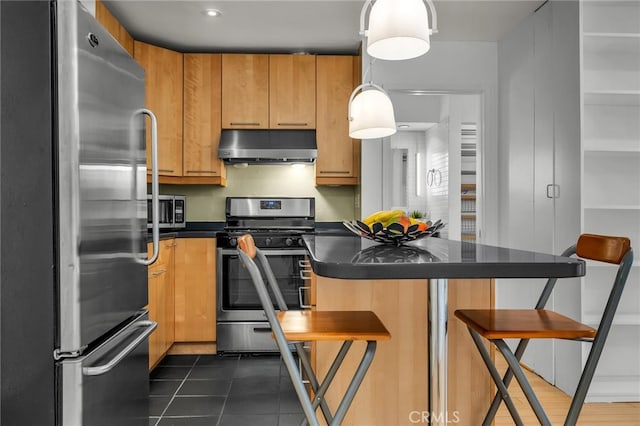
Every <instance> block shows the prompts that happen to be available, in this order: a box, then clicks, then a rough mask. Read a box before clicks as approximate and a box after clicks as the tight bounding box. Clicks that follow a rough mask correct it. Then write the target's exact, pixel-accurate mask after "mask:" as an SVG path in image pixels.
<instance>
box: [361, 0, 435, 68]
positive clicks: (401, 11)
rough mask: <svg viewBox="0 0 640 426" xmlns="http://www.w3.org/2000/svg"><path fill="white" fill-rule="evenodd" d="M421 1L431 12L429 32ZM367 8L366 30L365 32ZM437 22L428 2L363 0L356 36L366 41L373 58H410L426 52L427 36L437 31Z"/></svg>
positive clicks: (433, 8)
mask: <svg viewBox="0 0 640 426" xmlns="http://www.w3.org/2000/svg"><path fill="white" fill-rule="evenodd" d="M425 2H426V5H427V6H429V10H430V12H431V23H432V28H431V29H430V28H429V17H428V13H427V8H426V6H425ZM372 4H373V5H372ZM371 5H372V6H371ZM369 6H371V13H370V14H369V29H368V30H365V29H364V25H365V22H364V21H365V15H366V12H367V9H368V8H369ZM437 20H438V18H437V14H436V10H435V7H434V5H433V1H432V0H367V1H366V2H365V4H364V5H363V7H362V11H361V13H360V34H361V35H363V36H365V37H366V38H367V53H368V54H369V55H371V56H373V57H374V58H378V59H385V60H393V61H395V60H404V59H411V58H416V57H418V56H421V55H423V54H425V53H427V52H428V51H429V48H430V47H431V42H430V40H429V36H430V35H431V34H434V33H437V32H438V28H437Z"/></svg>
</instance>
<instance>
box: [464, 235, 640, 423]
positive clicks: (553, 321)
mask: <svg viewBox="0 0 640 426" xmlns="http://www.w3.org/2000/svg"><path fill="white" fill-rule="evenodd" d="M574 254H577V256H578V257H580V258H583V259H591V260H597V261H600V262H607V263H612V264H617V265H619V267H618V272H617V274H616V277H615V280H614V282H613V285H612V287H611V292H610V294H609V299H608V301H607V304H606V307H605V308H604V312H603V315H602V318H601V320H600V324H599V326H598V328H597V329H594V328H593V327H590V326H589V325H586V324H582V323H580V322H578V321H575V320H573V319H571V318H568V317H566V316H564V315H561V314H558V313H556V312H553V311H550V310H545V309H544V307H545V305H546V303H547V301H548V299H549V297H550V295H551V293H552V291H553V288H554V286H555V283H556V280H557V279H555V278H552V279H550V280H549V281H548V282H547V284H546V286H545V287H544V289H543V291H542V294H541V295H540V298H539V299H538V303H537V304H536V307H535V309H525V310H522V309H468V310H457V311H456V312H455V316H456V317H457V318H458V319H460V320H461V321H463V322H464V323H465V324H466V325H467V328H468V329H469V332H470V333H471V337H472V338H473V340H474V342H475V344H476V346H477V348H478V350H479V351H480V354H481V355H482V359H483V360H484V362H485V364H486V366H487V368H488V369H489V373H490V374H491V377H492V378H493V381H494V382H495V383H496V386H497V388H498V391H497V392H496V395H495V397H494V399H493V402H492V404H491V406H490V408H489V411H488V412H487V415H486V417H485V419H484V421H483V423H482V424H483V425H487V426H488V425H490V424H491V422H492V421H493V418H494V417H495V414H496V412H497V411H498V408H499V406H500V403H501V402H502V401H504V402H505V404H506V406H507V409H508V410H509V413H510V414H511V417H512V418H513V420H514V422H515V424H517V425H522V424H523V422H522V419H521V418H520V416H519V414H518V412H517V410H516V408H515V406H514V404H513V401H512V400H511V397H510V396H509V392H508V390H507V388H508V387H509V384H510V382H511V379H512V378H513V376H514V375H515V377H516V380H517V381H518V383H519V385H520V387H521V388H522V391H523V393H524V394H525V396H526V398H527V400H528V401H529V404H530V405H531V408H532V409H533V411H534V413H535V415H536V417H537V418H538V421H539V422H540V424H542V425H550V424H551V422H550V421H549V418H548V417H547V415H546V413H545V412H544V409H543V408H542V406H541V405H540V402H539V401H538V398H537V397H536V395H535V394H534V392H533V389H532V388H531V385H530V384H529V382H528V380H527V378H526V377H525V375H524V373H523V371H522V368H521V366H520V363H519V361H520V359H521V358H522V355H523V353H524V351H525V349H526V347H527V344H528V343H529V340H530V339H569V340H575V341H578V342H589V343H591V344H592V345H591V350H590V352H589V356H588V358H587V362H586V364H585V366H584V368H583V370H582V375H581V377H580V381H579V383H578V387H577V388H576V392H575V394H574V396H573V398H572V400H571V406H570V407H569V411H568V413H567V417H566V419H565V423H564V424H565V425H575V424H576V422H577V420H578V416H579V415H580V410H581V409H582V405H583V403H584V399H585V397H586V395H587V391H588V390H589V385H590V384H591V380H592V378H593V374H594V372H595V370H596V366H597V364H598V360H599V359H600V355H601V354H602V350H603V348H604V344H605V341H606V339H607V335H608V334H609V330H610V328H611V323H612V322H613V317H614V315H615V312H616V309H617V307H618V302H619V301H620V297H621V295H622V291H623V289H624V285H625V283H626V280H627V277H628V275H629V271H630V269H631V265H632V263H633V250H632V249H631V242H630V241H629V239H628V238H624V237H609V236H604V235H593V234H582V235H581V236H580V238H579V239H578V242H577V244H576V245H574V246H571V247H569V248H568V249H567V250H565V251H564V252H563V253H562V256H572V255H574ZM482 337H484V338H485V339H487V340H488V341H489V342H491V343H492V344H494V345H495V346H496V347H497V348H498V350H499V351H500V353H501V354H502V355H503V356H504V358H505V360H506V361H507V364H508V368H507V371H506V373H505V375H504V377H502V378H501V377H500V374H499V373H498V370H497V369H496V367H495V365H494V363H493V361H492V360H491V355H490V354H489V351H488V350H487V348H486V347H485V345H484V343H483V340H482ZM512 338H517V339H521V340H520V342H519V344H518V346H517V348H516V350H515V352H513V351H511V349H510V348H509V346H508V345H507V344H506V343H505V341H504V340H503V339H512ZM576 362H580V360H576Z"/></svg>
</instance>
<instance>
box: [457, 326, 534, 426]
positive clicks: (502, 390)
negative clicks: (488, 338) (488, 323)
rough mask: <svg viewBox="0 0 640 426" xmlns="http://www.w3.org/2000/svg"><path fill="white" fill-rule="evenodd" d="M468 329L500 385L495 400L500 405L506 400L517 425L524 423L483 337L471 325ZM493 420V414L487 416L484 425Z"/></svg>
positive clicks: (493, 377)
mask: <svg viewBox="0 0 640 426" xmlns="http://www.w3.org/2000/svg"><path fill="white" fill-rule="evenodd" d="M467 329H468V330H469V333H471V337H472V338H473V342H474V343H475V344H476V347H477V348H478V351H479V352H480V355H481V356H482V360H483V361H484V364H485V365H486V366H487V369H488V370H489V373H490V374H491V378H492V379H493V381H494V383H495V384H496V386H497V387H498V391H497V392H496V395H495V398H494V400H497V401H498V404H497V405H498V406H499V405H500V401H504V403H505V404H506V405H507V409H508V410H509V413H510V414H511V417H512V418H513V421H514V422H515V423H516V425H517V426H522V425H524V423H523V422H522V419H521V418H520V414H518V410H517V409H516V406H515V405H514V403H513V400H512V399H511V395H509V391H508V390H507V386H508V385H507V384H506V383H504V382H503V379H501V378H500V373H498V370H497V369H496V367H495V365H494V364H493V362H492V361H491V355H490V354H489V351H488V350H487V348H486V347H485V346H484V344H483V342H482V338H481V337H480V335H479V334H478V333H476V332H475V331H474V330H473V329H471V328H469V327H467ZM512 377H513V376H512ZM492 420H493V416H492V417H491V418H485V419H484V421H483V422H482V426H491V422H492Z"/></svg>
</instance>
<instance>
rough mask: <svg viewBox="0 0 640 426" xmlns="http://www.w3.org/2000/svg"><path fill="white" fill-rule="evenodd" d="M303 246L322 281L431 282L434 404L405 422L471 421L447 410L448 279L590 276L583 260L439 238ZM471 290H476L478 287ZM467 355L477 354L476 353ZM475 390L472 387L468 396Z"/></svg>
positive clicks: (315, 239) (340, 240)
mask: <svg viewBox="0 0 640 426" xmlns="http://www.w3.org/2000/svg"><path fill="white" fill-rule="evenodd" d="M304 242H305V244H306V247H307V249H308V251H309V260H310V263H311V268H312V270H313V272H314V273H315V275H316V276H318V277H319V278H321V277H326V278H328V279H336V280H358V282H364V281H361V280H375V282H377V283H383V285H389V286H395V287H399V290H398V291H400V292H402V291H403V290H402V288H404V287H403V286H402V285H401V283H403V282H411V280H422V279H424V280H426V282H427V283H428V284H427V286H428V297H427V300H428V301H427V312H428V323H429V324H430V326H429V327H428V328H427V330H428V339H427V341H428V363H429V365H428V369H427V371H428V379H427V380H428V399H429V401H428V405H427V409H426V415H425V414H424V413H417V414H416V413H414V411H420V410H413V409H412V410H411V411H409V412H407V413H406V416H405V418H404V422H405V423H406V424H411V423H414V424H415V423H423V424H424V423H426V422H429V423H431V424H446V423H447V422H449V423H451V422H452V418H453V420H459V421H462V423H468V421H469V420H471V419H459V418H458V414H457V412H455V411H454V410H452V407H448V406H447V382H448V378H447V371H448V370H447V342H448V336H447V333H448V330H449V327H448V314H449V312H448V284H449V280H459V279H465V280H469V282H470V283H474V282H478V283H480V282H481V279H495V278H550V277H557V278H565V277H579V276H583V275H584V274H585V263H584V261H582V260H580V259H575V258H567V257H561V256H554V255H550V254H544V253H534V252H528V251H522V250H515V249H509V248H504V247H495V246H488V245H481V244H475V243H471V242H464V241H451V240H445V239H440V238H423V239H420V240H417V241H412V242H410V243H406V244H404V245H401V246H394V245H385V244H378V243H375V242H372V241H369V240H365V239H362V238H359V237H357V236H350V235H315V236H314V235H309V236H305V237H304ZM476 280H477V281H476ZM336 282H340V283H345V282H344V281H336ZM406 288H408V287H406ZM469 288H470V291H473V285H472V286H471V287H469ZM407 291H408V290H407ZM383 297H384V296H383ZM318 303H319V304H320V302H318ZM415 320H420V318H416V319H415ZM383 321H384V320H383ZM409 325H410V324H409ZM416 325H419V324H418V323H416ZM422 325H423V324H422ZM391 334H392V340H391V342H389V344H393V340H394V333H393V331H392V333H391ZM467 337H468V336H467ZM468 356H469V357H470V356H472V355H471V353H469V354H468ZM424 361H425V362H427V361H426V360H424ZM382 385H384V384H382ZM472 391H474V390H473V389H468V392H469V393H471V392H472ZM486 393H488V391H486ZM384 404H385V401H384V400H380V401H378V405H384ZM455 408H456V407H453V409H455ZM448 410H449V411H448ZM394 421H395V420H394Z"/></svg>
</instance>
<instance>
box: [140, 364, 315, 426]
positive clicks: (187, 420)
mask: <svg viewBox="0 0 640 426" xmlns="http://www.w3.org/2000/svg"><path fill="white" fill-rule="evenodd" d="M150 376H151V381H150V397H149V426H169V425H173V426H183V425H188V426H205V425H206V426H245V425H246V426H255V425H260V426H289V425H299V424H300V422H301V421H302V418H303V414H302V408H301V406H300V403H299V401H298V398H297V396H296V394H295V391H294V390H293V386H292V385H291V380H290V379H289V376H288V374H287V371H286V368H285V366H284V364H283V363H282V361H281V360H280V356H279V355H257V356H247V355H243V356H239V355H233V356H230V355H225V356H216V355H169V356H167V357H165V358H164V360H163V361H162V362H161V363H160V365H158V367H156V368H155V369H154V370H153V371H152V372H151V375H150Z"/></svg>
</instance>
